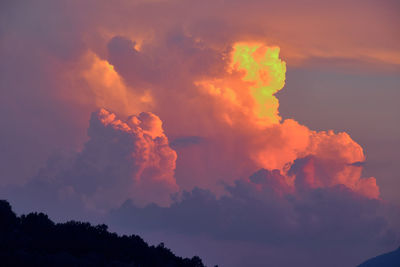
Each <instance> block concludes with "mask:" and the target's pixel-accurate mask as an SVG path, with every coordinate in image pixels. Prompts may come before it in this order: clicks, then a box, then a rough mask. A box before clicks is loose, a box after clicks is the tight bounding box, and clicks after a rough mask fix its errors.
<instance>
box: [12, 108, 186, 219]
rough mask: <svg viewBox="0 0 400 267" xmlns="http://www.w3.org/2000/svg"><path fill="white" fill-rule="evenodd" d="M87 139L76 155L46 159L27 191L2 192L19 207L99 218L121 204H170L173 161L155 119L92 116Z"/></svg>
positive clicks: (147, 114) (105, 114)
mask: <svg viewBox="0 0 400 267" xmlns="http://www.w3.org/2000/svg"><path fill="white" fill-rule="evenodd" d="M88 136H89V140H88V141H87V142H86V143H85V145H84V147H83V149H82V151H80V152H79V153H77V154H75V155H69V157H66V156H63V157H58V158H57V157H53V158H50V160H49V161H48V164H47V166H46V167H45V168H43V169H42V170H41V171H40V172H39V173H38V174H37V176H36V177H35V178H34V179H33V180H32V181H30V182H29V183H28V184H27V185H25V186H21V187H15V186H11V187H7V188H6V191H8V192H9V193H12V192H19V194H18V195H21V194H23V195H24V196H23V199H24V201H27V200H29V198H31V199H32V200H33V201H35V200H38V202H39V203H40V204H39V203H37V204H38V205H39V206H40V207H43V205H44V206H45V207H52V208H51V209H52V210H53V209H55V210H58V209H59V206H58V205H61V206H70V207H69V209H72V208H76V207H77V206H79V205H77V203H80V205H83V210H80V211H76V212H77V213H81V212H83V213H84V212H85V211H86V212H89V213H93V214H96V213H100V214H101V213H104V212H106V211H107V210H109V209H110V208H115V207H118V206H119V205H121V204H122V203H123V202H124V201H125V200H126V199H132V200H133V201H135V203H136V204H138V205H144V204H148V203H158V204H159V205H161V206H164V205H168V204H169V203H170V201H171V199H170V195H171V194H174V193H176V192H177V191H178V189H179V187H178V185H177V184H176V181H175V178H174V170H175V161H176V158H177V155H176V152H175V151H174V150H173V149H171V148H170V146H169V142H168V138H167V137H166V136H165V134H164V132H163V128H162V122H161V120H160V119H159V118H158V117H157V116H156V115H154V114H153V113H150V112H142V113H140V114H139V115H137V116H135V115H133V116H130V117H129V118H127V120H125V121H122V120H120V119H118V118H117V117H116V115H115V114H114V113H112V112H109V111H107V110H106V109H100V110H99V111H98V112H94V113H92V116H91V118H90V126H89V128H88ZM10 197H11V199H12V200H15V198H16V196H13V195H11V196H10ZM19 201H21V200H19ZM74 203H75V204H74ZM26 205H27V206H29V204H28V203H26ZM30 208H33V207H30ZM57 213H58V212H57Z"/></svg>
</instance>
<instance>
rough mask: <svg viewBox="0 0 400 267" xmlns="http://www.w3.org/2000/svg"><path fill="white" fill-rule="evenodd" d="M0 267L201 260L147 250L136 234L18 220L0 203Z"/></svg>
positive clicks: (37, 218) (35, 216)
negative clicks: (120, 234)
mask: <svg viewBox="0 0 400 267" xmlns="http://www.w3.org/2000/svg"><path fill="white" fill-rule="evenodd" d="M0 266H135V267H136V266H138V267H139V266H140V267H146V266H151V267H152V266H168V267H169V266H171V267H172V266H182V267H186V266H187V267H189V266H193V267H202V266H204V265H203V263H202V261H201V259H200V258H199V257H197V256H195V257H193V258H192V259H187V258H181V257H177V256H175V255H174V254H173V253H172V252H171V251H170V250H169V249H168V248H166V247H164V244H163V243H161V244H160V245H158V246H157V247H154V246H149V245H147V243H146V242H144V241H143V239H142V238H141V237H139V236H136V235H131V236H125V235H124V236H118V235H117V234H115V233H110V232H108V231H107V226H106V225H97V226H91V225H90V224H89V223H83V222H76V221H70V222H67V223H58V224H56V223H54V222H52V221H51V220H50V219H49V218H48V216H47V215H45V214H43V213H30V214H28V215H22V216H20V217H18V216H16V214H15V213H14V212H13V211H12V208H11V206H10V204H9V203H8V202H7V201H4V200H0Z"/></svg>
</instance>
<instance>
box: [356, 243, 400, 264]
mask: <svg viewBox="0 0 400 267" xmlns="http://www.w3.org/2000/svg"><path fill="white" fill-rule="evenodd" d="M399 266H400V247H399V248H398V249H396V250H394V251H392V252H389V253H385V254H382V255H379V256H376V257H374V258H372V259H369V260H367V261H366V262H364V263H362V264H360V265H358V267H399Z"/></svg>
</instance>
